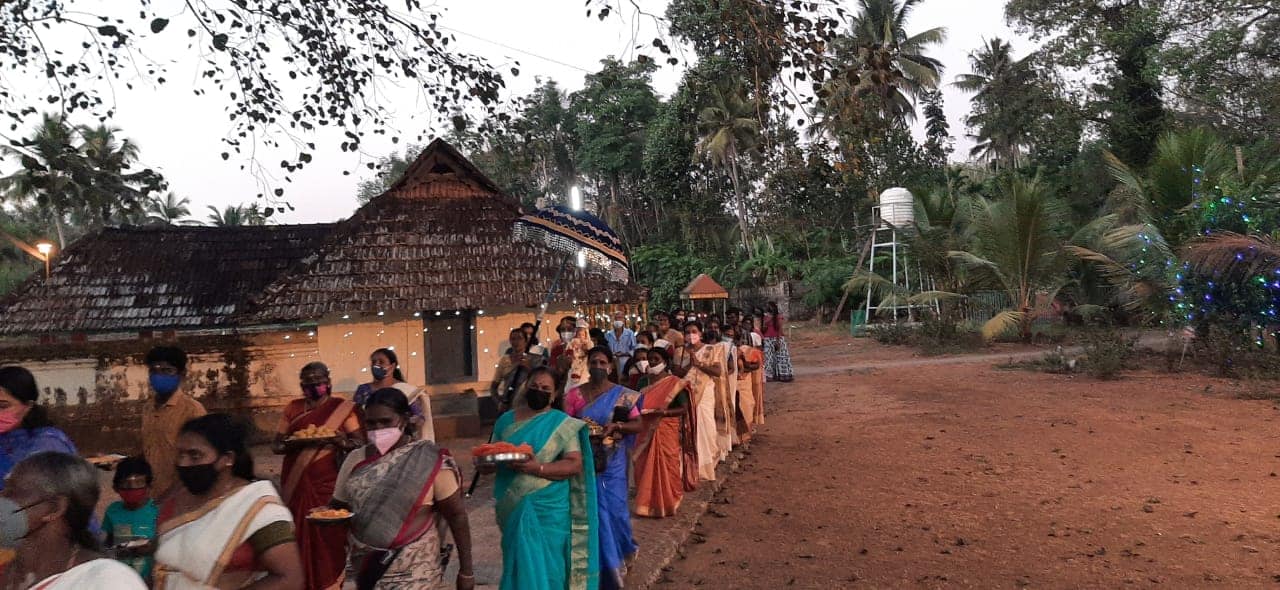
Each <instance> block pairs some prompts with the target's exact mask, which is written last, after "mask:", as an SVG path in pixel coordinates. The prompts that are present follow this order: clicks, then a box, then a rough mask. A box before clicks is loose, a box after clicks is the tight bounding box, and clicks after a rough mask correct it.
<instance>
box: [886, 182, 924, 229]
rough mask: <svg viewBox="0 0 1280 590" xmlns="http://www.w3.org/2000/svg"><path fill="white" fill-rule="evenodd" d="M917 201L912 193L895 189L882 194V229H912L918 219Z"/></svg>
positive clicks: (898, 188) (902, 189)
mask: <svg viewBox="0 0 1280 590" xmlns="http://www.w3.org/2000/svg"><path fill="white" fill-rule="evenodd" d="M915 201H916V199H915V197H914V196H912V194H911V191H909V190H907V189H905V188H900V187H895V188H890V189H885V191H884V192H882V193H880V227H882V228H888V227H889V226H891V225H892V226H893V227H897V228H906V227H910V226H911V224H912V222H914V221H915V219H916V203H915Z"/></svg>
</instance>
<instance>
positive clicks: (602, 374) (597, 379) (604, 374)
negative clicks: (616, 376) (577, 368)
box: [587, 367, 609, 383]
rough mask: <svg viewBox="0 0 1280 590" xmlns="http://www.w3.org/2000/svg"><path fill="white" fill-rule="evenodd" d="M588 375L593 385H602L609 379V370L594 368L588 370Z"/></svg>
mask: <svg viewBox="0 0 1280 590" xmlns="http://www.w3.org/2000/svg"><path fill="white" fill-rule="evenodd" d="M587 374H588V375H590V376H591V382H592V383H602V382H603V381H604V380H605V379H608V378H609V369H601V368H600V367H592V368H590V369H587Z"/></svg>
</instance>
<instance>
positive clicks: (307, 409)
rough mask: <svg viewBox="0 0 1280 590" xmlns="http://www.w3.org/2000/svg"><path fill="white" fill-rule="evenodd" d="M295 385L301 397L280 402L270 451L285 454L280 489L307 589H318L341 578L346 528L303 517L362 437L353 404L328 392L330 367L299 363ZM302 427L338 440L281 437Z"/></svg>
mask: <svg viewBox="0 0 1280 590" xmlns="http://www.w3.org/2000/svg"><path fill="white" fill-rule="evenodd" d="M299 387H300V388H301V389H302V399H295V400H293V401H291V402H289V404H288V405H286V406H285V407H284V412H282V416H281V418H280V426H279V427H278V428H277V429H276V441H275V446H274V449H273V450H274V451H275V452H276V453H277V454H281V455H284V466H283V468H282V469H281V471H280V473H281V476H280V482H281V490H282V495H283V496H284V502H285V505H286V506H288V507H289V511H290V512H292V513H293V522H294V523H295V524H296V525H297V529H298V546H299V547H300V548H301V550H302V563H303V564H304V566H305V567H306V570H307V588H308V589H309V590H322V589H325V588H331V587H333V585H334V584H339V583H341V581H342V572H343V571H344V570H346V566H347V547H346V542H347V533H346V530H345V529H344V528H343V527H340V526H330V525H317V524H315V523H313V522H311V521H309V520H307V518H306V516H307V513H309V512H311V511H312V510H315V509H316V508H319V507H321V506H325V505H327V504H328V503H329V499H330V498H331V497H332V496H333V489H334V485H335V483H336V482H337V478H338V455H339V454H340V453H341V452H342V451H343V450H344V449H347V448H351V447H353V446H354V445H352V444H351V442H350V441H352V439H355V440H359V439H360V438H363V437H362V436H361V435H360V420H359V418H358V417H357V416H356V411H355V409H356V405H355V404H354V403H352V402H351V401H349V400H345V399H342V398H340V397H335V396H333V395H332V393H333V385H332V383H331V382H330V380H329V368H328V367H326V366H325V365H324V363H321V362H314V363H309V364H307V366H305V367H303V368H302V372H301V374H300V375H299ZM307 428H326V429H328V430H331V431H333V432H336V433H338V439H337V441H334V440H332V439H317V440H298V441H294V442H289V443H286V442H285V441H286V439H288V438H289V437H291V436H293V435H295V434H297V433H298V432H299V431H302V430H305V429H307ZM356 444H358V443H356Z"/></svg>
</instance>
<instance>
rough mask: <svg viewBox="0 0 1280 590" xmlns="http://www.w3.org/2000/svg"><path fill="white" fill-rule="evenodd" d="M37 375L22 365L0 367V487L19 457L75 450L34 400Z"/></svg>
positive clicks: (37, 391)
mask: <svg viewBox="0 0 1280 590" xmlns="http://www.w3.org/2000/svg"><path fill="white" fill-rule="evenodd" d="M39 397H40V390H39V389H38V388H37V387H36V378H35V377H34V376H32V375H31V371H28V370H26V369H24V368H22V367H2V368H0V489H4V486H5V481H4V477H5V476H6V475H8V474H9V471H10V470H12V469H13V466H14V465H17V464H18V462H19V461H21V460H23V459H25V458H27V457H29V456H31V455H34V454H36V453H39V452H41V451H56V452H59V453H67V454H70V455H74V454H76V446H75V445H74V444H72V443H71V439H70V438H67V435H66V434H64V433H63V432H62V431H61V430H58V429H57V428H55V427H54V426H53V423H52V422H50V421H49V416H48V414H46V413H45V411H44V408H43V407H41V406H40V405H39V403H37V402H38V401H39Z"/></svg>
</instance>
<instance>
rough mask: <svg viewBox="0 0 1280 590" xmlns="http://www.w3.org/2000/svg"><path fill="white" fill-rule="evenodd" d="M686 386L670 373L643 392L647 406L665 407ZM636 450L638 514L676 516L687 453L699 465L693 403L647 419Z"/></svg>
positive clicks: (650, 407)
mask: <svg viewBox="0 0 1280 590" xmlns="http://www.w3.org/2000/svg"><path fill="white" fill-rule="evenodd" d="M684 389H685V381H684V380H683V379H680V378H679V377H674V376H667V377H664V378H663V379H662V380H661V381H659V382H657V383H655V384H653V385H650V386H649V387H647V388H645V390H644V391H643V392H642V394H643V396H644V398H643V401H642V402H641V403H642V406H641V407H643V408H644V409H645V410H666V409H667V408H669V407H671V403H672V402H673V401H675V399H676V397H677V396H679V395H680V393H681V392H682V391H684ZM644 424H645V430H644V431H643V432H641V433H640V435H639V437H638V441H637V444H636V452H635V474H636V507H635V513H636V515H638V516H648V517H653V518H664V517H667V516H673V515H675V513H676V510H678V509H679V508H680V501H681V500H682V499H684V492H685V489H684V487H685V486H684V472H683V470H684V467H685V464H686V460H685V457H686V455H687V454H693V455H694V457H695V458H694V460H693V461H692V462H691V465H690V467H692V468H693V469H697V459H696V451H694V450H693V449H692V448H691V446H692V443H693V440H694V438H693V407H692V404H686V405H685V406H684V414H683V415H681V416H675V417H664V418H660V419H656V420H654V419H649V418H646V419H645V422H644Z"/></svg>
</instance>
